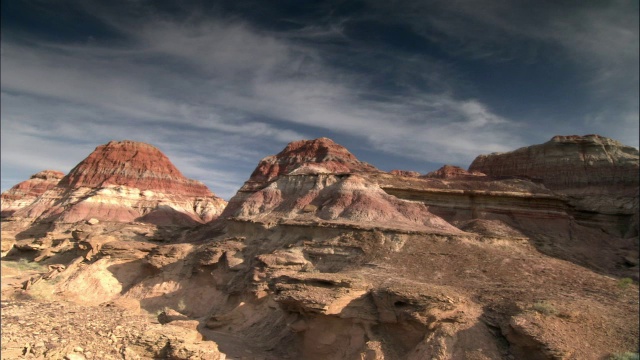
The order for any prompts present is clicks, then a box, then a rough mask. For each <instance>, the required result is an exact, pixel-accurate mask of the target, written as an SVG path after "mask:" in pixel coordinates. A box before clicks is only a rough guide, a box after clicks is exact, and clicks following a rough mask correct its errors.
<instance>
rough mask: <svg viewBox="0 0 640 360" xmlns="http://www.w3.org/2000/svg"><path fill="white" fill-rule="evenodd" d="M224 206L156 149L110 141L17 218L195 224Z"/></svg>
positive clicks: (15, 216) (18, 213)
mask: <svg viewBox="0 0 640 360" xmlns="http://www.w3.org/2000/svg"><path fill="white" fill-rule="evenodd" d="M225 205H226V202H225V201H224V200H223V199H220V198H218V197H216V196H215V195H214V194H213V193H212V192H211V191H210V190H209V189H208V188H207V187H206V186H205V185H204V184H202V183H201V182H198V181H195V180H191V179H187V178H185V177H184V176H183V175H182V174H181V173H180V171H179V170H178V169H177V168H176V167H175V166H174V165H173V164H172V163H171V162H170V161H169V159H168V158H167V157H166V156H165V155H164V154H163V153H162V152H160V150H158V149H157V148H155V147H153V146H151V145H149V144H145V143H140V142H134V141H111V142H109V143H107V144H105V145H101V146H98V147H97V148H96V149H95V151H94V152H92V153H91V154H90V155H89V156H88V157H87V158H86V159H84V160H83V161H81V162H80V163H79V164H78V165H76V167H74V168H73V169H72V170H71V172H69V174H67V175H66V176H64V177H63V178H62V179H61V180H60V182H59V183H58V184H57V186H55V187H53V188H51V189H49V190H47V191H46V192H44V193H42V194H41V195H40V196H39V197H38V198H37V199H36V200H35V201H33V202H32V203H31V204H30V205H29V206H26V207H23V208H21V209H20V210H18V211H16V212H14V213H13V218H14V219H17V220H23V219H27V220H28V221H30V222H34V223H52V222H55V223H58V224H59V223H76V222H80V221H86V220H90V219H97V220H98V221H115V222H132V221H141V222H148V223H153V224H157V225H194V224H198V223H204V222H208V221H210V220H212V219H214V218H216V217H217V216H218V215H219V214H220V213H221V212H222V210H223V209H224V207H225Z"/></svg>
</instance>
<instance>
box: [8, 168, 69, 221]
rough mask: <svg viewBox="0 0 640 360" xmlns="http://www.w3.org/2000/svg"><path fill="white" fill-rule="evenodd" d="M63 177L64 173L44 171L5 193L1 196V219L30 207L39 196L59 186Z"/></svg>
mask: <svg viewBox="0 0 640 360" xmlns="http://www.w3.org/2000/svg"><path fill="white" fill-rule="evenodd" d="M63 177H64V173H63V172H61V171H55V170H44V171H40V172H39V173H37V174H34V175H31V177H30V178H29V179H28V180H25V181H23V182H20V183H18V184H16V185H15V186H13V187H12V188H11V189H9V190H7V191H5V192H3V193H2V194H1V195H0V200H1V201H2V213H1V214H0V217H3V218H5V217H8V216H11V215H12V214H13V213H14V212H16V211H18V210H20V209H22V208H24V207H26V206H28V205H30V204H31V203H33V202H34V201H35V200H36V199H37V198H38V196H40V195H42V194H44V193H45V192H46V191H47V190H50V189H52V188H54V187H55V186H56V185H58V183H59V182H60V179H62V178H63Z"/></svg>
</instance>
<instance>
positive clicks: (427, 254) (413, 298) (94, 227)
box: [2, 135, 639, 360]
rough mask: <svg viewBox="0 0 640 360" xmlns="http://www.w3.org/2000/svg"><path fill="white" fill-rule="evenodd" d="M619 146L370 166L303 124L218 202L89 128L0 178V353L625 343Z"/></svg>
mask: <svg viewBox="0 0 640 360" xmlns="http://www.w3.org/2000/svg"><path fill="white" fill-rule="evenodd" d="M638 158H639V157H638V150H636V149H635V148H631V147H627V146H624V145H622V144H620V143H618V142H616V141H614V140H611V139H607V138H603V137H600V136H596V135H588V136H583V137H582V136H566V137H554V138H553V139H552V140H551V141H550V142H548V143H545V144H542V145H534V146H530V147H527V148H522V149H518V150H515V151H513V152H509V153H504V154H490V155H481V156H479V157H478V158H477V159H476V160H475V161H474V162H473V164H472V166H471V167H470V169H469V170H464V169H462V168H458V167H454V166H445V167H443V168H441V169H439V170H437V171H434V172H432V173H429V174H425V175H421V174H419V173H416V172H414V171H408V170H394V171H392V172H389V173H387V172H384V171H381V170H378V169H377V168H375V167H374V166H373V165H370V164H367V163H364V162H361V161H359V160H358V159H357V158H356V157H355V156H354V155H353V154H351V153H350V152H349V151H348V150H347V149H345V148H344V147H342V146H340V145H338V144H336V143H334V142H333V141H331V140H330V139H326V138H320V139H316V140H310V141H296V142H293V143H290V144H289V145H288V146H287V147H286V148H285V149H284V150H283V151H281V152H280V153H278V154H276V155H273V156H268V157H266V158H264V159H263V160H262V161H260V163H259V164H258V166H257V168H256V170H255V171H254V172H253V174H251V176H250V178H249V179H248V180H247V181H246V182H245V184H244V185H243V186H242V187H241V188H240V189H239V190H238V192H237V193H236V195H235V196H234V197H233V198H232V199H231V200H230V201H229V203H228V205H226V204H225V202H224V200H222V199H219V198H217V197H215V196H214V195H213V194H212V193H211V192H210V191H209V190H208V189H207V188H206V187H205V186H204V185H202V184H200V183H198V182H195V181H193V180H188V179H185V178H184V177H183V176H182V175H181V174H180V172H179V171H178V170H177V169H175V167H174V166H173V165H171V163H170V162H169V160H168V159H166V157H165V156H164V155H162V154H161V153H160V152H159V151H158V150H157V149H155V148H153V147H152V146H150V145H147V144H141V143H135V142H130V141H124V142H110V143H109V144H106V145H103V146H99V147H98V148H97V149H96V151H95V152H94V153H92V154H91V155H90V156H89V157H88V158H87V159H85V160H84V161H82V162H81V163H80V164H78V166H76V167H75V168H74V169H73V170H72V171H71V172H70V173H69V174H67V175H66V176H64V177H62V178H61V177H60V176H58V177H57V178H56V177H54V176H48V175H47V176H44V175H38V174H37V175H38V176H35V175H34V178H32V179H30V180H27V182H25V183H21V184H19V185H16V187H14V188H12V189H11V190H9V191H8V192H7V193H5V194H2V209H3V212H2V214H3V215H2V221H3V223H2V231H3V234H2V235H3V236H2V243H3V249H2V250H3V254H4V255H5V256H4V258H3V261H2V263H3V265H2V270H3V279H2V281H3V283H2V295H3V299H2V352H3V358H7V359H14V358H15V359H18V358H50V359H57V358H67V359H145V358H170V359H225V358H227V359H274V360H275V359H367V360H381V359H478V360H479V359H533V360H538V359H610V358H614V357H615V356H625V355H629V353H633V352H637V351H638V335H639V334H638V326H639V317H638V286H637V281H638V248H639V246H638ZM39 174H41V173H39ZM225 205H226V206H225ZM5 206H6V207H5ZM5 209H6V211H5ZM19 259H27V260H30V261H36V262H38V263H39V264H40V265H41V267H40V268H39V269H42V270H39V271H38V269H36V270H30V271H28V272H27V274H28V275H31V277H27V278H24V275H25V270H17V269H16V267H17V264H21V263H22V264H24V263H25V262H24V261H22V262H17V260H19ZM34 312H35V313H37V314H42V316H39V317H37V318H34V317H33V315H29V314H30V313H31V314H32V313H34ZM114 319H118V320H117V321H114ZM63 340H64V341H63Z"/></svg>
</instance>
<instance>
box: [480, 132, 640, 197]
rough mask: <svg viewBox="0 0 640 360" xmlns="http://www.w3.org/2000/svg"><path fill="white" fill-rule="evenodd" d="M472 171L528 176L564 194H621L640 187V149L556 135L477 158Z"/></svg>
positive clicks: (597, 138)
mask: <svg viewBox="0 0 640 360" xmlns="http://www.w3.org/2000/svg"><path fill="white" fill-rule="evenodd" d="M469 171H479V172H482V173H485V174H487V175H490V176H527V177H529V178H532V179H540V180H541V181H542V182H543V183H544V184H545V186H547V187H548V188H549V189H552V190H556V191H562V192H565V193H593V194H595V193H604V194H611V193H614V194H615V193H620V192H625V191H629V190H630V188H637V187H638V149H636V148H634V147H631V146H625V145H623V144H621V143H620V142H618V141H616V140H613V139H609V138H606V137H602V136H599V135H585V136H577V135H571V136H554V137H553V138H552V139H551V140H550V141H548V142H546V143H544V144H540V145H533V146H528V147H524V148H520V149H517V150H514V151H511V152H508V153H493V154H489V155H480V156H478V157H477V158H476V159H475V160H474V161H473V163H471V166H469Z"/></svg>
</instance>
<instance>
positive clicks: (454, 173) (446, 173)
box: [424, 165, 484, 179]
mask: <svg viewBox="0 0 640 360" xmlns="http://www.w3.org/2000/svg"><path fill="white" fill-rule="evenodd" d="M465 176H484V174H483V173H481V172H478V171H467V170H465V169H463V168H461V167H459V166H453V165H445V166H443V167H441V168H440V169H438V170H436V171H432V172H430V173H427V174H426V175H424V177H425V178H436V179H451V178H461V177H465Z"/></svg>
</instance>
